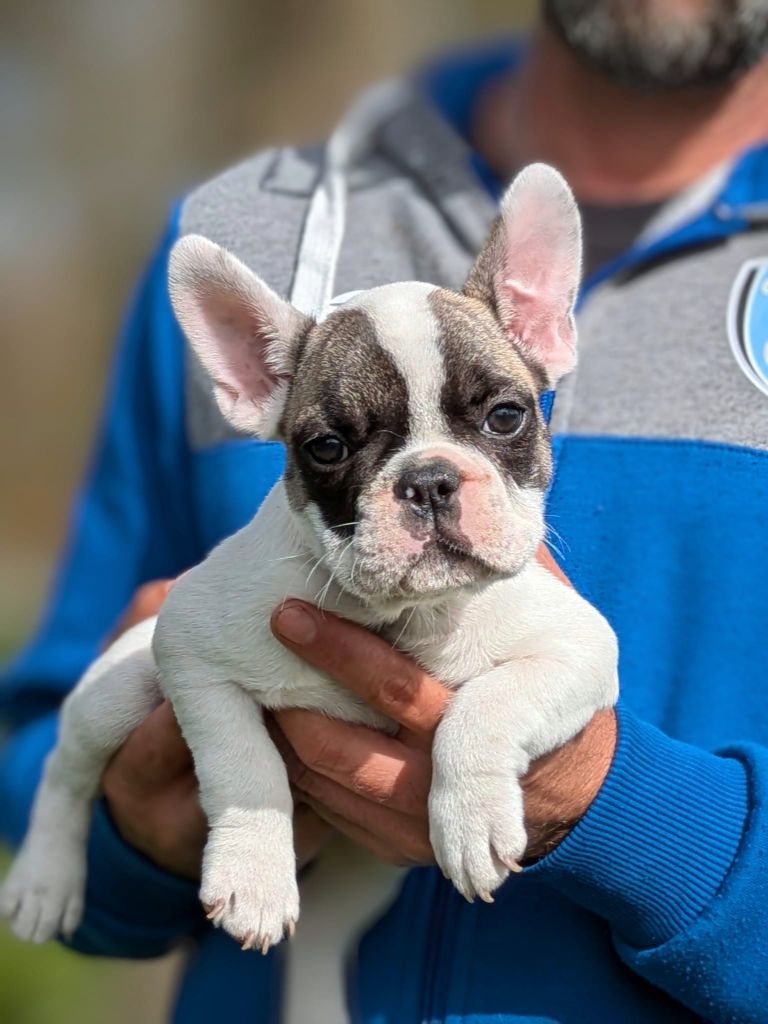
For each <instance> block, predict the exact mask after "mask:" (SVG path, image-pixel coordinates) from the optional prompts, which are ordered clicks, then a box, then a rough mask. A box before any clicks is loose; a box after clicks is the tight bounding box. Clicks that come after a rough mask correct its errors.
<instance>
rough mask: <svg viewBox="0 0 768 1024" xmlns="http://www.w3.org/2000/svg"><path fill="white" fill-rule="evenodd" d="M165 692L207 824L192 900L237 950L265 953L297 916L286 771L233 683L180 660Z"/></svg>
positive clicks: (251, 705)
mask: <svg viewBox="0 0 768 1024" xmlns="http://www.w3.org/2000/svg"><path fill="white" fill-rule="evenodd" d="M164 684H165V690H166V692H167V693H168V694H169V696H170V697H171V699H172V701H173V706H174V710H175V711H176V716H177V718H178V720H179V724H180V726H181V729H182V732H183V733H184V738H185V739H186V741H187V743H188V745H189V748H190V750H191V751H192V755H193V757H194V759H195V770H196V772H197V778H198V781H199V783H200V800H201V803H202V806H203V810H204V811H205V813H206V816H207V818H208V824H209V828H210V831H209V834H208V842H207V845H206V847H205V854H204V857H203V878H202V884H201V887H200V899H201V902H202V903H203V906H204V907H205V909H206V911H207V913H208V916H209V918H210V919H211V920H212V921H213V923H214V924H215V925H217V926H221V927H223V928H224V929H225V930H226V931H227V932H228V933H229V934H230V935H231V936H232V937H233V938H235V939H236V940H237V941H238V942H239V943H241V945H242V946H243V948H244V949H251V948H258V949H260V950H261V951H262V952H266V951H267V950H268V949H269V947H270V946H273V945H275V944H276V943H278V942H280V940H281V939H282V938H283V937H284V936H285V934H286V933H290V932H291V931H292V930H293V926H294V923H295V921H296V919H297V918H298V914H299V893H298V886H297V882H296V860H295V855H294V849H293V826H292V812H293V800H292V798H291V791H290V786H289V784H288V776H287V773H286V770H285V765H284V763H283V759H282V758H281V756H280V754H279V753H278V751H277V749H276V747H275V745H274V744H273V742H272V739H271V737H270V736H269V733H268V732H267V729H266V726H265V724H264V719H263V713H262V709H261V708H260V707H259V705H258V704H257V703H256V702H255V700H254V697H253V695H252V694H249V693H248V692H246V691H245V690H244V689H243V688H242V687H241V686H239V685H238V684H236V683H232V682H229V681H223V680H221V679H220V678H219V679H216V678H215V677H214V678H212V677H211V670H210V668H206V666H205V665H200V666H197V667H196V668H195V669H193V671H191V672H190V666H189V665H186V666H185V667H184V669H183V673H181V674H180V673H179V665H178V660H176V663H175V664H174V666H173V673H172V678H169V673H167V672H166V673H165V674H164Z"/></svg>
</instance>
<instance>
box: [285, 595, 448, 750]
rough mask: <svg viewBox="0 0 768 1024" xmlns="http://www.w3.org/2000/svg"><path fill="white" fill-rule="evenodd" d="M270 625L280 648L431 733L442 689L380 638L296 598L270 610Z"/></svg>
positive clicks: (400, 719)
mask: <svg viewBox="0 0 768 1024" xmlns="http://www.w3.org/2000/svg"><path fill="white" fill-rule="evenodd" d="M272 630H273V632H274V634H275V636H276V637H277V638H278V640H280V641H281V642H282V643H283V644H285V646H286V647H288V648H289V649H290V650H292V651H294V652H295V653H296V654H297V655H298V656H299V657H301V658H303V659H304V661H307V662H309V663H310V664H311V665H315V666H316V667H317V668H319V669H322V670H323V671H325V672H327V673H328V674H329V675H330V676H332V677H333V678H334V679H336V680H337V681H338V682H339V683H341V684H342V685H343V686H345V687H347V689H349V690H352V691H353V692H354V693H356V694H358V696H360V697H362V699H363V700H364V701H365V702H366V703H367V704H370V705H371V706H372V707H374V708H376V709H377V710H379V711H381V712H382V713H383V714H385V715H387V716H388V717H389V718H392V719H393V720H394V721H395V722H397V723H399V724H400V725H402V726H404V727H405V728H406V729H409V730H411V731H412V732H413V733H415V734H416V735H418V736H420V737H423V738H425V739H428V738H431V736H432V733H433V732H434V730H435V727H436V726H437V723H438V722H439V721H440V718H441V716H442V713H443V710H444V708H445V705H446V703H447V702H448V696H449V694H448V691H447V690H446V688H445V687H444V686H441V684H440V683H438V682H437V681H436V680H435V679H432V677H431V676H429V675H427V673H426V672H424V671H423V670H422V669H420V668H419V667H418V665H416V664H415V663H414V662H413V661H411V660H410V659H409V658H407V657H406V656H405V655H404V654H401V653H400V652H399V651H396V650H395V649H394V648H393V647H391V646H390V644H388V643H387V642H386V640H382V639H381V638H380V637H377V636H374V635H373V634H371V633H370V632H369V631H368V630H367V629H364V628H363V627H362V626H357V625H355V624H354V623H351V622H347V621H345V620H343V619H340V618H338V617H337V616H335V615H329V614H327V613H323V614H321V613H320V612H319V611H318V610H317V609H316V608H314V607H312V606H311V605H307V604H304V603H303V602H300V601H287V602H286V603H285V604H284V605H282V606H281V607H280V608H279V609H277V610H276V611H275V613H274V615H273V616H272Z"/></svg>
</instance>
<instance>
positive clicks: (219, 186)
mask: <svg viewBox="0 0 768 1024" xmlns="http://www.w3.org/2000/svg"><path fill="white" fill-rule="evenodd" d="M445 135H446V128H445V126H443V125H442V124H441V123H440V122H438V121H437V119H436V117H435V115H433V114H431V113H430V112H428V111H425V110H424V109H423V108H422V107H421V105H416V104H414V105H413V106H409V107H407V108H406V109H404V110H403V111H402V112H400V113H399V114H398V115H397V116H396V117H395V118H393V120H392V122H391V124H390V125H389V126H388V128H387V131H386V132H384V133H383V134H382V138H381V139H380V145H379V147H378V149H377V150H376V151H375V152H372V153H370V154H369V155H368V156H366V157H365V158H364V159H363V160H361V161H360V163H358V164H357V165H355V167H354V168H353V169H352V172H351V174H350V190H349V194H348V199H347V203H348V206H347V224H346V233H345V236H344V240H343V244H342V248H341V252H340V254H339V262H338V265H337V272H336V287H335V294H337V295H340V294H343V293H345V292H348V291H354V290H357V289H362V288H371V287H374V286H376V285H380V284H386V283H390V282H393V281H408V280H421V281H430V282H433V283H435V284H439V285H443V286H447V287H453V288H460V287H461V286H462V284H463V282H464V279H465V278H466V274H467V271H468V269H469V266H470V263H471V261H472V259H473V257H474V255H475V252H476V250H477V248H478V247H479V244H480V241H481V240H482V239H483V237H484V236H485V234H486V232H487V230H488V227H489V225H490V222H491V220H492V218H493V215H494V212H495V211H494V207H493V204H492V203H491V201H490V199H489V197H487V196H486V195H485V194H484V192H483V191H482V190H481V189H480V187H479V185H478V183H477V181H476V179H475V178H474V177H473V176H472V173H471V171H470V169H469V167H468V165H467V164H466V161H465V155H466V154H465V149H464V148H460V149H458V148H457V146H456V145H455V144H452V143H451V140H450V139H446V137H445ZM427 151H429V152H427ZM440 153H442V154H443V157H444V160H440V159H438V158H437V157H436V155H435V154H438V155H439V154H440ZM322 160H323V149H322V148H311V147H307V148H304V149H289V148H286V149H279V150H269V151H267V152H264V153H260V154H257V155H256V156H254V157H252V158H251V159H249V160H246V161H244V162H243V163H241V164H239V165H237V166H236V167H234V168H232V169H231V170H229V171H226V172H225V173H224V174H222V175H220V176H219V177H217V178H215V179H213V181H210V182H208V183H207V184H205V185H203V186H202V187H201V188H199V189H197V191H195V192H194V193H192V195H191V196H190V197H189V198H188V199H187V201H186V203H185V204H184V207H183V209H182V215H181V231H182V233H183V234H189V233H193V232H194V233H199V234H202V235H205V236H206V237H207V238H210V239H212V240H213V241H215V242H217V243H218V244H220V245H223V246H225V247H226V248H227V249H229V250H230V251H231V252H233V253H235V255H237V256H238V257H239V258H240V259H241V260H243V262H244V263H246V264H247V265H248V266H250V267H251V268H252V269H253V270H254V271H255V273H257V274H259V275H260V276H261V277H263V278H264V280H265V281H266V282H267V283H268V284H269V285H270V286H271V287H272V288H274V289H275V291H277V292H278V293H279V294H281V295H288V294H290V290H291V283H292V281H293V276H294V272H295V261H296V258H297V253H298V250H299V246H300V241H301V235H302V230H303V227H304V221H305V218H306V214H307V210H308V207H309V201H310V198H311V195H312V192H313V190H314V188H315V185H316V183H317V181H318V178H319V176H320V172H321V167H322ZM186 398H187V429H188V436H189V441H190V444H191V446H192V448H193V449H201V448H205V447H208V446H210V445H213V444H217V443H220V442H222V441H226V440H229V439H232V438H235V437H237V436H238V435H237V434H236V433H235V432H234V431H233V430H232V428H231V427H230V426H229V425H228V424H227V423H226V422H225V420H224V418H223V417H222V415H221V413H220V412H219V410H218V408H217V406H216V404H215V402H214V400H213V396H212V393H211V388H210V385H209V382H208V380H207V378H206V376H205V374H204V373H203V371H202V369H201V367H200V366H199V365H197V364H196V361H195V360H194V359H193V358H192V356H191V354H190V357H189V359H188V370H187V395H186Z"/></svg>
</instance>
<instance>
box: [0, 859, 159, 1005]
mask: <svg viewBox="0 0 768 1024" xmlns="http://www.w3.org/2000/svg"><path fill="white" fill-rule="evenodd" d="M6 866H7V858H5V857H2V856H0V875H2V874H4V873H5V869H6ZM171 985H172V973H171V970H170V968H169V966H168V963H167V962H158V963H152V964H148V963H130V964H129V963H126V962H124V961H119V960H99V959H86V958H85V957H80V956H78V955H77V954H76V953H71V952H70V951H69V950H67V949H64V947H63V946H60V945H57V944H56V943H47V944H46V945H44V946H31V945H28V944H25V943H21V942H19V941H18V940H17V939H15V938H14V937H13V935H12V934H11V933H10V931H9V930H8V928H7V927H6V926H5V925H0V1022H2V1024H136V1022H137V1021H141V1024H163V1022H164V1021H165V1020H166V1019H167V1010H168V1006H169V1005H170V1000H171V998H172V995H171Z"/></svg>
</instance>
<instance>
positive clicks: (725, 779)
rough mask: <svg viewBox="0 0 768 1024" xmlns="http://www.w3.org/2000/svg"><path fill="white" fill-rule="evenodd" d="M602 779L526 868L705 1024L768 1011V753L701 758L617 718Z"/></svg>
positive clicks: (732, 1023)
mask: <svg viewBox="0 0 768 1024" xmlns="http://www.w3.org/2000/svg"><path fill="white" fill-rule="evenodd" d="M618 716H619V740H618V746H617V750H616V754H615V757H614V762H613V765H612V767H611V770H610V771H609V773H608V776H607V778H606V781H605V783H604V785H603V787H602V789H601V791H600V793H599V794H598V796H597V798H596V800H595V801H594V803H593V804H592V807H591V808H590V809H589V811H588V812H587V814H586V815H585V816H584V818H583V819H582V820H581V821H580V822H579V824H578V825H577V826H576V827H575V828H574V829H573V831H572V832H571V834H570V835H569V836H568V837H567V838H566V840H565V841H564V842H563V843H562V844H561V845H560V846H559V847H558V848H557V849H556V850H555V851H554V852H553V853H552V854H550V855H549V856H548V857H546V858H544V860H542V861H541V862H540V863H539V864H537V865H536V866H535V867H533V868H532V869H531V870H532V871H533V872H535V873H537V874H539V875H540V877H541V878H542V879H544V880H546V881H547V882H548V883H550V884H551V885H553V886H555V887H556V888H557V889H559V890H560V891H561V892H563V893H564V894H565V895H567V896H569V897H570V898H572V899H574V900H575V901H576V902H578V903H580V904H582V905H583V906H585V907H586V908H587V909H589V910H591V911H592V912H594V913H595V914H598V915H600V916H601V917H603V918H604V919H606V920H607V921H608V923H609V925H610V927H611V930H612V934H613V941H614V944H615V947H616V949H617V952H618V954H619V956H620V957H621V958H622V959H623V960H624V962H625V963H626V964H627V965H628V966H629V967H630V968H631V969H632V970H633V971H635V972H636V973H637V974H639V975H641V976H642V977H644V978H645V979H646V980H647V981H649V982H651V983H652V984H653V985H656V986H657V987H658V988H661V989H663V990H664V991H666V992H667V993H668V994H669V995H670V996H672V998H674V999H675V1000H676V1001H677V1002H679V1003H681V1004H682V1005H683V1006H686V1007H687V1008H689V1009H690V1010H692V1011H694V1012H695V1013H697V1014H699V1015H700V1016H701V1017H702V1018H703V1019H705V1020H708V1021H710V1022H712V1024H726V1022H727V1024H748V1022H749V1024H760V1022H764V1021H765V1020H766V1007H768V914H766V907H768V871H766V865H768V750H765V749H763V748H760V747H757V746H752V745H749V744H744V745H743V746H739V747H735V748H732V749H728V750H724V751H721V752H719V753H717V754H714V753H709V752H707V751H704V750H701V749H699V748H698V747H694V746H690V745H688V744H686V743H680V742H678V741H676V740H673V739H670V738H669V737H667V736H665V735H664V734H663V733H661V732H659V731H658V730H657V729H655V728H654V727H653V726H650V725H648V724H647V723H644V722H642V721H640V720H638V719H637V718H636V717H635V716H634V715H633V714H632V713H631V712H629V711H628V710H627V709H626V708H622V707H621V706H620V707H619V709H618Z"/></svg>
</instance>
